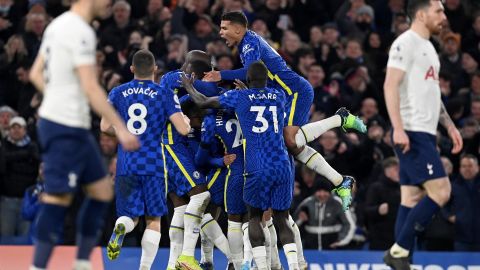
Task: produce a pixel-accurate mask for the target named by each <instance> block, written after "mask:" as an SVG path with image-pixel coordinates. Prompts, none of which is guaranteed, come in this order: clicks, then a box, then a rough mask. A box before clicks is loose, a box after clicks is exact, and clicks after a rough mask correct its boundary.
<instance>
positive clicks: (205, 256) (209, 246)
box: [200, 230, 213, 263]
mask: <svg viewBox="0 0 480 270" xmlns="http://www.w3.org/2000/svg"><path fill="white" fill-rule="evenodd" d="M200 243H201V245H200V254H201V259H200V262H201V263H206V262H209V263H213V242H212V241H211V240H210V238H208V236H207V235H206V234H205V232H204V231H203V230H200Z"/></svg>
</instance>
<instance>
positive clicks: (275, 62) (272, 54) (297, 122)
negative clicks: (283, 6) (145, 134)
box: [205, 11, 366, 210]
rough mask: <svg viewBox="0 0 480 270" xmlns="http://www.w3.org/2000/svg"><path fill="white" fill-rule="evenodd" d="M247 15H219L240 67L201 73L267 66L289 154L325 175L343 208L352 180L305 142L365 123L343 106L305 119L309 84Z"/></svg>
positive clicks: (231, 75) (216, 75) (232, 73)
mask: <svg viewBox="0 0 480 270" xmlns="http://www.w3.org/2000/svg"><path fill="white" fill-rule="evenodd" d="M247 24H248V21H247V18H246V17H245V15H244V14H243V13H242V12H240V11H232V12H227V13H225V14H223V15H222V19H221V25H220V36H221V37H222V38H224V39H225V40H226V43H227V45H228V46H230V47H233V46H237V47H238V51H239V53H240V59H241V61H242V64H243V66H244V67H243V68H241V69H237V70H223V71H211V72H209V73H208V74H207V75H206V76H205V80H207V81H220V80H234V79H240V80H243V81H244V80H245V78H246V74H247V69H248V67H249V66H250V64H251V63H253V62H255V61H262V62H263V63H264V64H265V65H266V67H267V70H268V78H269V86H271V87H275V88H278V89H283V90H284V91H285V93H286V94H287V99H288V102H289V105H288V106H287V108H286V114H287V115H286V117H287V123H286V125H285V129H284V131H283V134H284V138H285V144H286V146H287V148H288V150H289V152H290V154H292V155H293V156H295V158H296V159H297V160H299V161H300V162H302V163H303V164H305V165H307V166H308V167H309V168H311V169H312V170H314V171H316V172H317V173H318V174H320V175H323V176H325V177H326V178H327V179H328V180H330V182H332V183H333V185H334V186H335V191H336V193H337V194H338V195H339V196H340V198H341V199H342V204H343V208H344V209H345V210H346V209H348V207H349V206H350V204H351V200H352V194H351V190H352V187H353V184H354V182H355V180H354V179H353V178H352V177H350V176H342V175H340V174H339V173H338V172H337V171H336V170H334V169H333V168H332V167H331V166H330V165H329V164H328V163H327V162H326V161H325V159H324V158H323V157H322V155H320V154H319V153H318V152H317V151H315V150H314V149H313V148H311V147H309V146H308V145H307V143H308V142H311V141H313V140H315V139H316V138H318V137H319V136H320V135H321V134H323V133H324V132H325V131H327V130H329V129H331V128H335V127H342V128H343V129H356V130H358V131H360V132H366V126H365V125H364V124H363V122H362V121H361V120H360V119H359V118H358V117H355V116H353V115H352V114H350V113H349V112H348V111H347V110H346V109H345V108H341V109H339V110H338V111H337V113H336V115H334V116H332V117H330V118H327V119H324V120H322V121H318V122H314V123H310V124H307V123H308V114H309V110H310V107H311V105H312V102H313V88H312V86H311V85H310V84H309V83H308V81H307V80H305V79H304V78H303V77H301V76H299V75H298V74H296V73H295V72H293V71H292V70H291V69H290V68H289V67H287V65H286V63H285V61H284V60H283V59H282V57H281V56H280V55H279V54H278V53H277V52H276V51H275V50H274V49H273V48H272V47H270V45H268V43H267V42H266V41H265V40H264V39H263V38H262V37H260V36H258V35H257V34H256V33H255V32H253V31H251V30H248V29H247Z"/></svg>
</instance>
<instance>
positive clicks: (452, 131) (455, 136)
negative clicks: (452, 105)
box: [438, 102, 463, 154]
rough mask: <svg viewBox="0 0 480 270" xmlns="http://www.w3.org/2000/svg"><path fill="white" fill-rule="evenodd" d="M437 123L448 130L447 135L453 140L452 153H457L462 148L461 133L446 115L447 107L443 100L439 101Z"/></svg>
mask: <svg viewBox="0 0 480 270" xmlns="http://www.w3.org/2000/svg"><path fill="white" fill-rule="evenodd" d="M438 123H440V124H441V125H442V126H443V127H444V128H445V129H446V130H447V132H448V136H449V137H450V139H451V140H452V142H453V148H452V153H453V154H458V153H460V151H461V150H462V148H463V139H462V135H460V132H459V131H458V129H457V127H455V124H454V123H453V121H452V119H451V118H450V116H449V115H448V112H447V109H446V108H445V105H444V104H443V102H442V103H441V107H440V117H439V119H438Z"/></svg>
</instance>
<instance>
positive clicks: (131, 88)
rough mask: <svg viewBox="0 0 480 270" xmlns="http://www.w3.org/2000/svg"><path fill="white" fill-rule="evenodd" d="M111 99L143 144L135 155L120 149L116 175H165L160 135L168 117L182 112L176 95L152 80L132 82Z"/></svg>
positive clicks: (109, 98)
mask: <svg viewBox="0 0 480 270" xmlns="http://www.w3.org/2000/svg"><path fill="white" fill-rule="evenodd" d="M108 100H109V102H110V103H111V104H112V105H113V106H114V107H115V109H116V110H117V111H118V112H119V114H120V116H121V117H122V118H123V120H124V121H125V122H126V124H127V128H128V130H129V131H130V132H131V133H132V134H135V135H137V136H138V137H139V139H140V142H141V147H140V148H139V149H138V150H136V151H133V152H126V151H124V150H123V148H122V146H121V145H119V146H118V157H117V175H155V174H163V156H162V150H161V135H162V132H163V130H164V129H165V127H166V123H167V121H168V118H169V117H170V116H171V115H172V114H174V113H176V112H180V111H181V109H180V103H179V100H178V98H177V96H176V95H175V94H174V93H173V92H172V91H170V90H168V89H165V88H161V87H160V86H159V85H158V84H156V83H154V82H153V81H148V80H145V81H143V80H133V81H131V82H128V83H126V84H122V85H120V86H118V87H115V88H114V89H112V91H110V93H109V95H108Z"/></svg>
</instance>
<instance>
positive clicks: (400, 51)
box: [387, 38, 415, 72]
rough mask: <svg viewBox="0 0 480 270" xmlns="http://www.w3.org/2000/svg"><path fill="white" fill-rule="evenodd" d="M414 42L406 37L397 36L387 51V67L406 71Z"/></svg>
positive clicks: (410, 60) (409, 63) (410, 62)
mask: <svg viewBox="0 0 480 270" xmlns="http://www.w3.org/2000/svg"><path fill="white" fill-rule="evenodd" d="M414 50H415V48H414V44H413V43H412V41H411V40H410V39H408V38H398V39H396V40H395V42H393V44H392V46H391V47H390V52H389V53H388V63H387V67H389V68H390V67H391V68H398V69H400V70H403V71H405V72H406V71H407V69H408V67H409V66H410V65H411V64H412V62H413V61H412V60H413V52H414Z"/></svg>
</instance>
